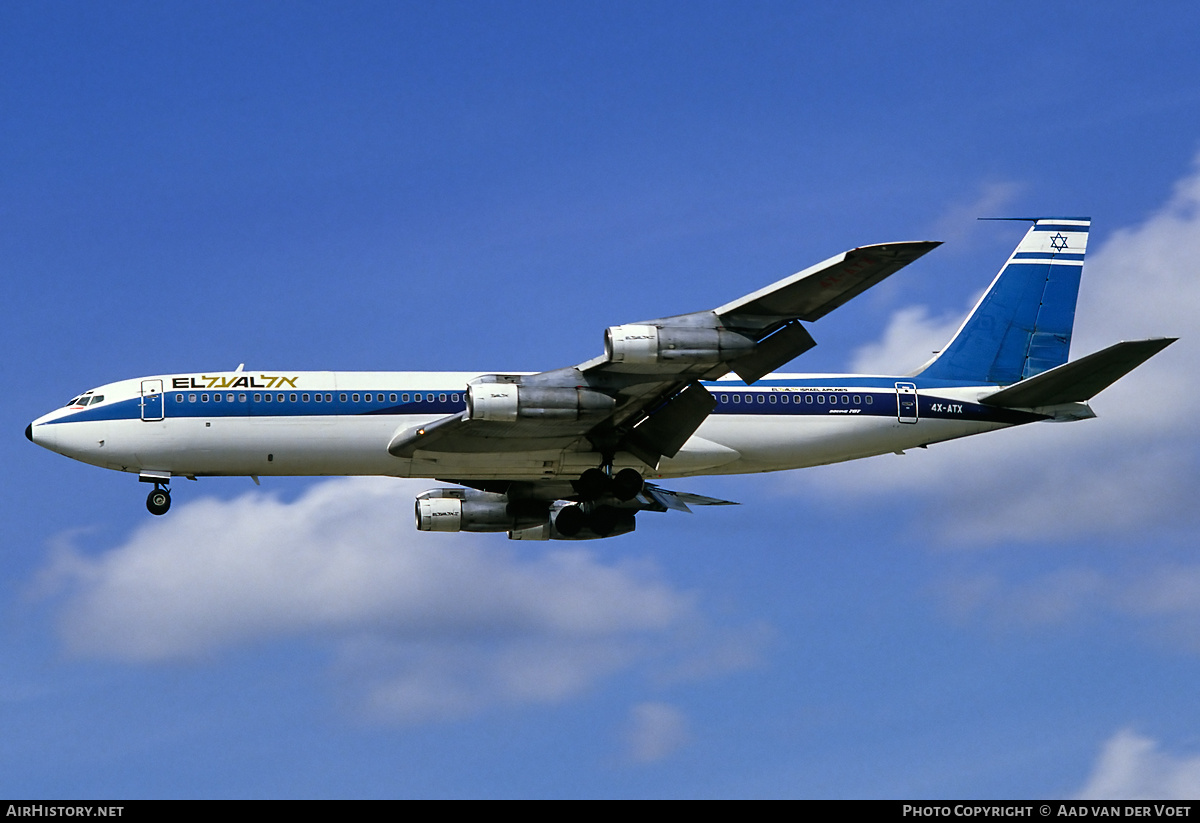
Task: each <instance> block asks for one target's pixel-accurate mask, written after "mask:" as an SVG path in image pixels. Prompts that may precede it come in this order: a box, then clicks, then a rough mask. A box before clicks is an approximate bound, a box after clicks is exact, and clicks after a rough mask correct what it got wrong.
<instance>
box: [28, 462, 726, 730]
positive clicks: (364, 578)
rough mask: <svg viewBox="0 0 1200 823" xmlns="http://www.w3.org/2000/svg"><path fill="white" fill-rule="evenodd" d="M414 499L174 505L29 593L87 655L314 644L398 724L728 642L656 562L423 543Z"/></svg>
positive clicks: (154, 656)
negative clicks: (51, 609)
mask: <svg viewBox="0 0 1200 823" xmlns="http://www.w3.org/2000/svg"><path fill="white" fill-rule="evenodd" d="M422 488H423V486H422ZM418 490H419V489H418V487H417V485H415V484H413V483H411V482H405V481H396V480H392V479H380V478H374V479H362V478H358V479H341V480H333V481H326V482H322V483H319V484H317V485H315V486H313V487H311V488H310V489H309V490H308V491H307V492H306V493H305V494H304V495H303V496H301V497H300V498H298V499H297V500H295V501H294V502H290V503H289V502H282V501H280V500H278V499H276V498H274V497H272V496H270V495H267V494H264V493H261V492H254V493H250V494H247V495H244V496H243V497H240V498H237V499H235V500H231V501H219V500H215V499H200V500H195V501H190V502H187V503H182V504H177V506H176V508H175V509H174V510H172V512H171V514H170V515H169V516H168V517H166V518H163V519H161V520H155V521H152V522H150V523H149V524H148V525H146V526H144V527H142V528H140V529H138V530H137V531H136V532H135V533H134V534H132V535H131V536H130V537H129V539H128V540H126V541H125V542H124V544H123V545H121V546H119V547H117V548H114V549H112V550H110V551H107V552H104V553H103V554H101V555H99V556H96V557H86V556H84V555H82V554H81V553H79V552H78V551H75V550H73V549H70V548H63V547H59V548H58V549H57V550H55V551H54V552H52V559H51V562H50V564H49V565H48V567H47V568H46V569H45V570H44V571H43V573H42V574H41V576H40V579H39V581H38V582H37V584H36V585H35V587H34V588H35V589H37V590H38V591H39V592H40V593H41V596H43V597H54V598H57V603H58V605H59V609H60V619H59V628H60V632H61V636H62V638H63V640H64V642H65V645H66V646H67V648H68V649H69V650H70V651H71V652H73V653H75V654H77V655H81V656H92V657H102V658H108V659H118V660H125V661H134V662H143V663H152V662H159V661H171V660H189V659H191V660H194V659H197V658H204V657H211V656H213V655H216V654H219V653H221V652H223V651H225V650H228V649H230V648H234V647H238V646H245V645H247V644H254V643H263V642H270V641H272V640H277V639H279V638H282V637H288V636H304V637H306V638H314V639H318V640H319V639H322V638H324V639H325V641H326V642H328V643H329V644H331V645H332V648H333V649H334V655H335V657H336V660H337V663H336V665H335V672H340V673H341V674H342V675H344V676H345V678H346V680H347V682H348V683H354V684H358V685H355V686H354V687H353V688H355V689H356V690H357V691H359V692H360V693H361V701H362V705H363V706H364V707H365V709H366V711H367V712H368V713H369V714H372V715H374V716H377V717H383V718H390V719H398V720H403V721H414V720H422V719H431V718H440V717H451V716H459V715H462V714H465V713H470V712H472V711H477V710H479V709H481V708H483V707H486V706H488V705H492V704H497V703H528V702H546V701H557V700H562V699H565V698H568V697H570V696H572V695H576V694H579V693H581V692H583V691H584V690H586V689H587V688H589V687H590V686H592V685H594V684H595V683H596V682H598V680H599V679H601V678H603V677H605V676H606V675H609V674H611V673H613V672H616V671H618V670H622V669H627V668H629V667H630V666H634V665H646V666H649V667H650V668H651V669H654V667H656V666H657V667H658V668H659V669H663V670H676V669H679V668H680V667H685V666H687V665H689V664H688V662H687V661H688V660H689V659H692V658H700V659H706V658H714V659H723V655H724V651H723V649H722V646H723V645H724V644H725V642H726V640H725V634H727V633H728V632H729V631H731V630H729V629H720V630H715V629H712V627H709V626H708V625H707V623H706V622H705V620H704V619H703V617H702V615H701V614H700V611H699V609H698V607H697V603H696V598H695V596H694V595H691V594H688V593H685V592H680V591H678V590H676V589H674V588H672V587H671V586H670V585H668V584H667V583H665V582H662V581H661V580H660V579H659V576H658V574H657V572H656V570H655V569H654V568H653V567H652V566H650V565H648V564H644V563H636V562H616V563H603V562H600V561H598V560H597V559H596V557H595V556H594V555H593V554H592V553H591V552H590V551H588V550H587V549H584V548H580V547H578V546H576V545H568V546H567V547H566V548H559V547H558V546H557V545H556V544H547V547H546V548H545V549H544V550H537V551H530V550H529V548H528V544H521V545H520V548H521V549H522V550H521V551H517V550H515V549H514V548H512V547H511V545H510V544H508V543H507V541H505V540H503V539H502V538H498V536H488V535H471V534H461V535H455V534H449V535H448V534H423V533H417V532H415V531H414V530H413V528H412V519H411V515H410V514H409V512H410V511H411V505H412V503H411V501H412V495H413V493H414V492H415V491H418ZM539 549H540V547H539ZM710 646H711V648H710ZM740 662H741V663H742V664H743V665H744V664H745V662H746V661H744V660H743V661H740ZM692 665H695V664H694V663H693V664H692ZM726 670H728V668H726ZM648 674H651V675H655V676H657V675H656V673H655V671H650V672H648Z"/></svg>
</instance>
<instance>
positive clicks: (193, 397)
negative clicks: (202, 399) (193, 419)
mask: <svg viewBox="0 0 1200 823" xmlns="http://www.w3.org/2000/svg"><path fill="white" fill-rule="evenodd" d="M188 402H189V403H195V402H196V395H194V394H189V395H188Z"/></svg>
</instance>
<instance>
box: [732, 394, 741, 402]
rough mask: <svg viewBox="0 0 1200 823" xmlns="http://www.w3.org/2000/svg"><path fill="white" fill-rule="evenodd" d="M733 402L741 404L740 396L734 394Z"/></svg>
mask: <svg viewBox="0 0 1200 823" xmlns="http://www.w3.org/2000/svg"><path fill="white" fill-rule="evenodd" d="M733 402H734V403H741V402H742V396H741V395H740V394H735V395H734V396H733Z"/></svg>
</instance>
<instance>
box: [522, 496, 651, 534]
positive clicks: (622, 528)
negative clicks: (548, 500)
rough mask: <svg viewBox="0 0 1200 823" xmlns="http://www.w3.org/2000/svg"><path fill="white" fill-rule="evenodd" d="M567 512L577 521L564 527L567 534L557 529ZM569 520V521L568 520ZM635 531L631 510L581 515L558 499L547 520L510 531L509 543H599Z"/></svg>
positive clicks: (608, 509)
mask: <svg viewBox="0 0 1200 823" xmlns="http://www.w3.org/2000/svg"><path fill="white" fill-rule="evenodd" d="M566 509H571V510H572V511H571V512H569V514H571V515H574V519H575V521H577V522H574V523H572V524H569V525H567V531H569V532H570V534H567V533H565V532H563V531H561V530H560V529H559V515H560V514H562V512H563V511H564V510H566ZM568 519H571V518H568ZM636 528H637V522H636V521H635V519H634V511H633V510H630V509H614V508H610V507H604V508H603V510H602V511H599V512H593V513H591V514H584V513H583V512H582V511H581V510H580V509H579V506H578V505H576V504H574V503H572V502H570V501H567V500H558V501H556V502H555V503H554V505H552V506H551V507H550V514H549V517H548V518H546V520H545V521H544V522H542V523H539V524H538V525H536V526H530V527H529V528H525V529H510V530H509V532H508V539H509V540H602V539H603V538H605V537H618V536H620V535H622V534H629V533H630V532H631V531H633V530H634V529H636Z"/></svg>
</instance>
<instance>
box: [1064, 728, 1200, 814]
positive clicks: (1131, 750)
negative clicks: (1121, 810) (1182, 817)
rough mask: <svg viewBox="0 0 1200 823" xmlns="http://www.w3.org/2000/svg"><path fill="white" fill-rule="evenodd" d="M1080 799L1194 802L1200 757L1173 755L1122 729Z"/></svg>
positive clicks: (1199, 778)
mask: <svg viewBox="0 0 1200 823" xmlns="http://www.w3.org/2000/svg"><path fill="white" fill-rule="evenodd" d="M1077 797H1078V798H1079V799H1082V800H1089V799H1097V800H1191V799H1195V798H1196V797H1200V755H1192V756H1190V757H1189V756H1186V755H1172V754H1168V753H1166V752H1162V751H1160V750H1159V747H1158V743H1157V742H1156V741H1154V740H1152V739H1150V738H1148V737H1142V736H1141V735H1138V734H1136V733H1135V732H1133V731H1131V730H1129V729H1122V730H1121V731H1119V732H1117V733H1116V734H1115V735H1113V736H1112V737H1111V738H1110V739H1109V740H1108V742H1107V743H1105V744H1104V750H1103V751H1102V752H1101V753H1100V757H1099V758H1098V759H1097V761H1096V766H1095V768H1094V769H1093V770H1092V774H1091V776H1090V777H1088V780H1087V783H1086V784H1085V785H1084V787H1083V788H1082V789H1080V790H1079V794H1078V795H1077Z"/></svg>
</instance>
